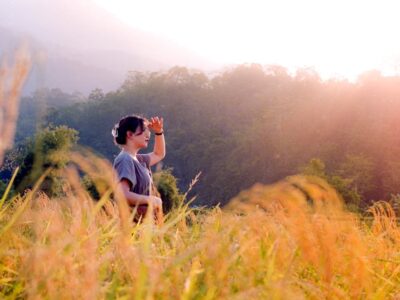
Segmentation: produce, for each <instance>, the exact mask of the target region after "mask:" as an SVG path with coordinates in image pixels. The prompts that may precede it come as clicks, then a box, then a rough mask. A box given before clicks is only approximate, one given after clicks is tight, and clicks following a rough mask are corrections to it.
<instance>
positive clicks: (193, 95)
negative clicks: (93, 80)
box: [18, 65, 400, 206]
mask: <svg viewBox="0 0 400 300" xmlns="http://www.w3.org/2000/svg"><path fill="white" fill-rule="evenodd" d="M53 92H54V91H53ZM49 94H51V93H49V91H47V94H46V95H47V96H42V99H52V97H49ZM60 95H61V96H62V95H64V96H63V97H64V98H63V97H61V96H60ZM58 96H59V97H61V98H63V99H64V100H65V99H66V98H65V97H72V96H71V95H66V94H62V92H60V91H58ZM77 98H79V97H78V96H76V95H75V98H74V97H72V98H70V100H68V101H64V104H63V105H62V106H60V105H59V104H58V102H57V101H56V102H54V101H53V102H51V101H50V100H46V101H45V102H46V103H47V102H50V103H53V105H50V106H51V108H50V109H48V110H47V111H45V113H43V115H44V116H45V119H44V121H43V122H42V123H43V124H45V125H46V124H54V125H67V126H68V127H70V128H73V129H75V130H77V131H78V132H79V142H80V144H83V145H86V146H88V147H90V148H92V149H93V150H94V151H96V152H97V153H99V154H101V155H103V156H104V157H106V158H108V159H110V160H112V159H113V157H114V155H116V154H117V153H118V151H119V150H118V148H116V147H115V145H114V144H113V142H112V138H111V134H110V131H111V128H112V126H113V125H114V123H115V122H117V121H118V120H119V119H120V117H122V116H124V115H127V114H131V113H140V114H143V115H144V116H146V117H150V116H154V115H159V116H163V117H164V119H165V135H166V140H167V157H166V158H165V164H164V166H163V168H169V167H171V168H173V170H172V173H173V174H174V175H175V176H176V177H177V178H178V183H179V186H180V187H181V189H182V190H185V189H186V188H187V186H188V185H189V184H190V182H191V180H192V179H193V178H194V177H195V176H196V174H198V173H199V172H202V174H201V176H200V180H199V182H198V183H197V184H196V185H195V187H194V189H193V193H195V194H197V195H198V198H197V203H198V204H207V205H215V204H217V203H222V204H224V203H226V202H227V201H228V200H229V199H230V198H231V197H232V196H234V195H236V194H237V193H238V192H240V191H241V190H243V189H245V188H248V187H250V186H251V185H253V184H254V183H256V182H261V183H271V182H275V181H277V180H279V179H282V178H284V177H286V176H288V175H292V174H296V173H299V172H303V173H306V174H316V175H321V176H322V177H323V176H326V177H329V178H330V180H331V181H332V182H334V183H335V182H339V183H338V186H342V190H343V191H342V192H343V195H344V197H345V198H346V199H347V201H351V202H353V204H355V205H357V206H364V205H367V204H369V203H370V202H371V201H373V200H378V199H390V198H391V197H392V195H393V194H397V193H399V191H400V157H399V153H400V151H399V150H400V134H399V128H400V119H399V112H400V77H384V76H381V75H380V74H379V73H378V72H369V73H366V74H364V75H362V76H360V78H359V79H358V81H357V82H356V83H350V82H348V81H345V80H330V81H322V80H321V79H320V78H319V76H318V74H316V73H315V72H313V71H312V70H299V71H298V72H297V73H296V74H295V75H291V74H289V72H288V71H287V70H286V69H284V68H282V67H279V66H267V67H263V66H260V65H242V66H239V67H236V68H234V69H231V70H227V71H225V72H223V73H221V74H219V75H216V76H214V77H212V78H211V77H208V76H206V75H205V74H203V73H201V72H199V71H193V70H188V69H186V68H182V67H175V68H172V69H170V70H169V71H167V72H159V73H140V72H132V73H130V74H129V75H128V76H127V78H126V81H125V82H124V83H123V84H122V86H121V87H120V88H119V89H118V90H116V91H113V92H110V93H106V94H105V93H103V92H102V91H101V90H100V89H97V90H94V91H93V92H92V93H91V94H90V95H89V97H88V99H85V100H84V101H83V100H82V99H81V101H75V100H76V99H77ZM35 99H36V98H35V97H30V98H29V99H28V100H29V101H27V99H25V102H33V103H35V101H36V100H35ZM71 99H75V100H71ZM60 103H61V102H60ZM22 110H24V108H23V107H22ZM33 115H35V114H32V113H30V114H25V115H24V113H23V111H22V114H21V118H22V122H20V124H22V125H20V127H19V130H18V137H19V138H20V139H22V138H23V135H24V132H26V131H25V130H24V128H32V127H34V126H35V125H29V124H30V123H29V122H30V121H29V120H33V119H32V118H33V117H32V116H33ZM36 115H40V113H37V114H36ZM32 122H33V121H32ZM21 126H22V127H21ZM23 126H25V127H23ZM28 131H29V130H28ZM151 147H152V145H150V147H149V148H150V149H151ZM313 158H315V159H318V160H312V159H313ZM338 178H339V179H338ZM335 180H336V181H335ZM337 180H339V181H337ZM345 191H348V192H349V193H350V195H345V194H346V193H345ZM354 193H355V194H356V196H354Z"/></svg>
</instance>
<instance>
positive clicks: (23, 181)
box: [15, 126, 78, 196]
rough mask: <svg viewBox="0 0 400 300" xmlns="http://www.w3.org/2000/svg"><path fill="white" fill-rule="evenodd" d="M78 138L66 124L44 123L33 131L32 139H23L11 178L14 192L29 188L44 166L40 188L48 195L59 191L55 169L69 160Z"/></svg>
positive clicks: (58, 179)
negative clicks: (14, 175)
mask: <svg viewBox="0 0 400 300" xmlns="http://www.w3.org/2000/svg"><path fill="white" fill-rule="evenodd" d="M77 141H78V132H77V131H76V130H74V129H71V128H68V127H66V126H56V127H47V128H45V129H44V130H43V131H40V132H38V133H37V134H36V136H35V138H34V140H28V141H26V144H25V147H24V150H23V151H22V155H21V157H20V158H19V162H18V163H19V164H20V167H21V169H20V172H19V173H18V174H17V177H16V179H15V187H16V190H17V191H18V192H23V191H24V190H25V189H27V188H31V187H32V186H33V185H34V184H35V182H37V180H38V178H39V177H40V176H41V175H42V174H43V173H44V172H45V171H46V170H47V169H51V170H52V171H51V172H50V174H49V175H48V176H47V177H46V178H45V180H44V182H43V185H42V189H43V191H45V192H46V193H48V194H50V195H52V196H53V195H54V196H56V195H59V194H60V193H62V182H61V178H60V177H59V171H60V170H61V169H62V168H64V167H65V166H66V164H67V162H68V161H69V156H68V154H69V151H70V149H71V148H72V146H73V145H75V144H76V143H77Z"/></svg>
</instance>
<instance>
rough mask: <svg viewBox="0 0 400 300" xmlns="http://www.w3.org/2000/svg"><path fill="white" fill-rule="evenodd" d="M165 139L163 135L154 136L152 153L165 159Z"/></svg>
mask: <svg viewBox="0 0 400 300" xmlns="http://www.w3.org/2000/svg"><path fill="white" fill-rule="evenodd" d="M165 152H166V151H165V138H164V134H162V135H156V136H155V141H154V149H153V153H154V154H155V155H157V156H160V157H165Z"/></svg>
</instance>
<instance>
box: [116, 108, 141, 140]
mask: <svg viewBox="0 0 400 300" xmlns="http://www.w3.org/2000/svg"><path fill="white" fill-rule="evenodd" d="M145 121H146V119H145V118H143V117H141V116H138V115H129V116H125V117H123V118H122V119H121V120H119V122H118V123H117V124H115V125H114V128H113V130H112V131H111V133H112V135H113V137H114V142H115V143H116V144H118V145H125V144H126V133H127V132H128V131H131V132H133V133H134V132H136V130H137V129H138V128H140V130H141V131H142V132H143V131H144V130H145Z"/></svg>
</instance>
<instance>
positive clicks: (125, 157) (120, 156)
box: [114, 151, 133, 166]
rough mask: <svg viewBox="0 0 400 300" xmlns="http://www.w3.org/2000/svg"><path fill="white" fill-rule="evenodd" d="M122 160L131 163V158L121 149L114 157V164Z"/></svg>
mask: <svg viewBox="0 0 400 300" xmlns="http://www.w3.org/2000/svg"><path fill="white" fill-rule="evenodd" d="M123 162H128V163H133V158H132V157H131V156H130V155H129V154H128V153H126V152H124V151H121V152H120V153H119V154H118V155H117V156H116V157H115V159H114V166H115V165H118V164H120V163H123Z"/></svg>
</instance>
